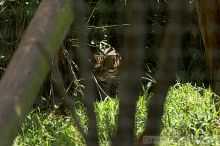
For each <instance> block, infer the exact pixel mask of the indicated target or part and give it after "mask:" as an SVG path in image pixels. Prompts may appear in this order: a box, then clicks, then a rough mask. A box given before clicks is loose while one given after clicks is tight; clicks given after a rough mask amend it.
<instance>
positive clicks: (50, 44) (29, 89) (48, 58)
mask: <svg viewBox="0 0 220 146" xmlns="http://www.w3.org/2000/svg"><path fill="white" fill-rule="evenodd" d="M72 3H73V2H72V0H53V1H52V0H43V1H42V2H41V4H40V6H39V8H38V10H37V12H36V14H35V16H34V18H33V20H32V21H31V23H30V25H29V27H28V29H27V31H26V33H25V35H24V36H23V38H22V40H21V42H20V44H19V47H18V49H17V51H16V52H15V54H14V56H13V58H12V60H11V62H10V64H9V66H8V68H7V71H6V72H5V74H4V76H3V77H2V80H1V82H0V126H1V128H0V145H2V146H7V145H12V143H13V140H14V138H15V137H16V134H17V132H18V130H19V129H20V127H21V124H22V122H23V121H24V118H25V117H26V115H27V114H28V111H29V110H30V108H31V105H32V103H33V101H34V98H35V96H36V94H37V92H38V90H39V88H40V85H41V84H42V83H43V81H44V79H45V77H46V75H47V73H48V71H49V69H50V65H51V62H52V60H53V58H54V57H55V55H56V53H57V52H58V49H59V46H60V45H61V43H62V41H63V39H64V37H65V35H66V34H67V32H68V29H69V27H70V25H71V23H72V20H73V7H72V6H73V5H72Z"/></svg>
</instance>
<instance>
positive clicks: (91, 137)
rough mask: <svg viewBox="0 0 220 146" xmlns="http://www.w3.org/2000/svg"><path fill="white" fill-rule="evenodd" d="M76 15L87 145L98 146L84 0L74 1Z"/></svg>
mask: <svg viewBox="0 0 220 146" xmlns="http://www.w3.org/2000/svg"><path fill="white" fill-rule="evenodd" d="M74 13H75V14H76V15H75V17H76V21H75V25H76V35H77V37H78V39H79V47H78V48H77V54H78V56H79V61H80V73H81V78H82V79H83V85H84V86H85V90H84V91H85V94H84V95H85V100H84V101H85V106H86V112H87V116H88V119H89V121H88V135H87V136H88V137H87V138H86V140H87V142H86V143H87V144H88V145H90V146H98V145H99V141H98V132H97V120H96V116H95V112H94V101H95V93H94V87H95V85H94V82H93V80H92V77H91V72H92V70H91V63H90V62H89V58H90V55H91V53H90V49H89V48H88V47H87V46H86V43H87V39H86V34H85V30H86V26H85V21H84V17H85V16H84V14H85V8H84V5H83V1H82V0H75V1H74Z"/></svg>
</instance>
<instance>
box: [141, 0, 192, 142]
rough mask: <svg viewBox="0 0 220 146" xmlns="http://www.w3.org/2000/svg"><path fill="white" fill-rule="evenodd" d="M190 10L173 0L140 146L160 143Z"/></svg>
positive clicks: (180, 1)
mask: <svg viewBox="0 0 220 146" xmlns="http://www.w3.org/2000/svg"><path fill="white" fill-rule="evenodd" d="M188 8H189V6H188V5H187V1H185V0H178V1H177V0H172V1H171V3H170V6H169V13H170V23H169V24H168V25H167V28H166V32H165V38H164V41H163V43H162V46H161V48H160V58H159V70H158V72H157V76H156V80H157V84H156V88H155V90H154V93H155V95H154V96H153V97H152V98H151V100H150V103H149V107H148V116H147V124H146V129H145V131H144V132H143V134H142V136H141V137H140V139H139V144H138V145H155V144H156V142H158V141H154V138H155V140H158V139H157V138H158V136H159V135H160V130H161V124H162V121H161V118H162V115H163V112H164V103H165V100H166V95H167V91H168V89H169V87H170V86H171V85H172V84H173V83H174V81H175V78H176V73H177V72H176V71H177V65H178V60H179V59H181V49H180V48H181V41H182V35H183V33H184V31H183V26H184V25H185V22H186V21H185V20H187V14H188V12H189V10H188ZM152 136H153V137H152Z"/></svg>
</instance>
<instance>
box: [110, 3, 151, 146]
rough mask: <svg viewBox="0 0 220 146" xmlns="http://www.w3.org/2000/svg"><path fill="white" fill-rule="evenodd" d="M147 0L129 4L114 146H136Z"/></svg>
mask: <svg viewBox="0 0 220 146" xmlns="http://www.w3.org/2000/svg"><path fill="white" fill-rule="evenodd" d="M146 4H147V3H146V2H145V1H143V0H133V1H130V2H129V6H128V8H129V9H128V10H129V11H128V21H129V23H130V27H128V29H127V30H126V33H125V44H124V48H123V49H124V53H125V54H124V58H123V59H122V60H123V70H122V74H123V77H122V82H121V89H120V96H119V98H120V102H119V117H118V123H117V124H118V127H117V131H116V136H115V139H114V141H113V145H114V146H119V145H123V146H132V145H134V125H135V122H134V120H135V111H136V102H137V100H138V97H139V92H140V88H141V81H140V79H141V74H142V69H141V68H142V63H143V57H144V53H143V52H144V38H145V23H144V16H145V12H146V8H147V5H146Z"/></svg>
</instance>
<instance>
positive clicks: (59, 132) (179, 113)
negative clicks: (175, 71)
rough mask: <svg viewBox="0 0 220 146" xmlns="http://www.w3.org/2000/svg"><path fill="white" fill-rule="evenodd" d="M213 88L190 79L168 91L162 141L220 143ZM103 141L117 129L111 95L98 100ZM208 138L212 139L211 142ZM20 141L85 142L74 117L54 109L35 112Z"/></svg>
mask: <svg viewBox="0 0 220 146" xmlns="http://www.w3.org/2000/svg"><path fill="white" fill-rule="evenodd" d="M213 97H214V98H218V97H217V96H216V95H214V94H213V93H212V92H211V91H210V90H209V89H204V88H201V87H196V86H192V85H191V84H189V83H186V84H180V83H177V84H176V85H174V86H172V87H171V88H170V90H169V92H168V95H167V102H166V105H165V115H164V116H163V129H162V133H161V135H162V140H161V142H160V144H159V145H204V144H208V145H211V144H212V145H219V142H218V139H215V138H218V137H216V136H217V135H219V133H220V123H219V117H218V116H219V112H218V111H217V110H216V105H215V104H214V102H213V100H214V98H213ZM148 99H149V97H148V98H146V97H143V96H140V98H139V101H138V104H137V114H136V119H135V120H136V126H135V132H136V138H137V137H138V136H139V135H140V134H141V132H142V131H143V129H144V126H145V121H146V112H147V108H146V107H147V101H148ZM76 107H77V114H78V115H79V119H80V121H81V125H82V126H83V128H84V129H85V131H86V130H87V126H86V125H87V117H86V116H85V110H84V108H83V106H82V105H81V104H77V105H76ZM95 112H96V116H97V121H98V129H99V138H100V143H101V145H110V143H109V141H110V136H112V135H114V133H115V130H116V124H115V123H117V121H116V115H117V112H118V100H117V99H111V98H108V99H106V100H105V101H103V102H97V103H95ZM207 139H209V140H211V141H209V142H207ZM17 145H22V146H25V145H28V146H32V145H33V146H35V145H48V146H49V145H64V146H68V145H85V143H84V141H83V138H82V137H81V135H80V133H79V132H78V130H77V128H76V126H75V125H74V122H72V120H71V119H70V118H63V117H62V116H58V115H56V114H55V112H54V111H52V112H39V111H35V112H31V113H30V114H29V115H28V117H27V118H26V120H25V122H24V124H23V127H22V130H21V132H20V133H19V135H18V136H17V138H16V140H15V143H14V146H17Z"/></svg>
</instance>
